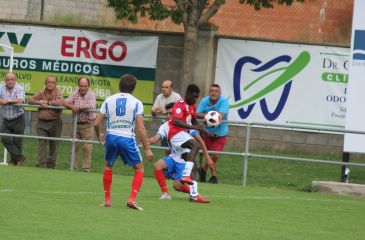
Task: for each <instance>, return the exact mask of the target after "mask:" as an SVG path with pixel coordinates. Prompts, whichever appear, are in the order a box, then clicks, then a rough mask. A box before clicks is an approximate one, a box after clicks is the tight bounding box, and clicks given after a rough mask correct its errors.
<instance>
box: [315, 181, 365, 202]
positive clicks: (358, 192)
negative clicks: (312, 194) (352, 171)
mask: <svg viewBox="0 0 365 240" xmlns="http://www.w3.org/2000/svg"><path fill="white" fill-rule="evenodd" d="M312 187H313V189H314V190H316V191H319V192H323V193H330V194H339V195H350V196H358V197H364V198H365V185H362V184H354V183H340V182H326V181H312Z"/></svg>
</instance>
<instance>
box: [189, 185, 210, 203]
mask: <svg viewBox="0 0 365 240" xmlns="http://www.w3.org/2000/svg"><path fill="white" fill-rule="evenodd" d="M189 188H190V193H189V194H190V195H189V201H190V202H195V203H209V200H208V199H205V198H204V197H202V196H201V195H199V192H198V182H197V181H193V184H192V185H189Z"/></svg>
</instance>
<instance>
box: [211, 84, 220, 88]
mask: <svg viewBox="0 0 365 240" xmlns="http://www.w3.org/2000/svg"><path fill="white" fill-rule="evenodd" d="M210 87H217V88H221V86H219V85H218V84H216V83H214V84H212V85H210Z"/></svg>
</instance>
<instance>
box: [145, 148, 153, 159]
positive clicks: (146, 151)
mask: <svg viewBox="0 0 365 240" xmlns="http://www.w3.org/2000/svg"><path fill="white" fill-rule="evenodd" d="M145 154H146V158H147V161H152V160H153V152H152V151H151V149H148V150H145Z"/></svg>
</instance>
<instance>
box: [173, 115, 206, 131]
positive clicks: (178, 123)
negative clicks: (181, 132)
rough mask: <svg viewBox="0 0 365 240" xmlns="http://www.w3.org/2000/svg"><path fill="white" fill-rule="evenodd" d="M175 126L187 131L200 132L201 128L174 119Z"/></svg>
mask: <svg viewBox="0 0 365 240" xmlns="http://www.w3.org/2000/svg"><path fill="white" fill-rule="evenodd" d="M174 125H175V126H178V127H181V128H185V129H193V130H200V128H199V126H195V125H190V124H187V123H184V122H183V121H182V120H181V118H174Z"/></svg>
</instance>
